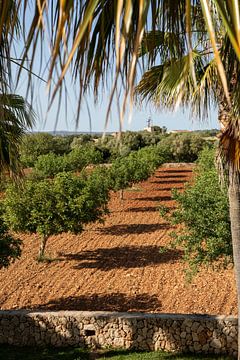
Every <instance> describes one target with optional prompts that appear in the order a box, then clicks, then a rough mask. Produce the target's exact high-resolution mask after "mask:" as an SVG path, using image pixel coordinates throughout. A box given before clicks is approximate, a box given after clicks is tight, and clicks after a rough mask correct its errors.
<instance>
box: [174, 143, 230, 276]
mask: <svg viewBox="0 0 240 360" xmlns="http://www.w3.org/2000/svg"><path fill="white" fill-rule="evenodd" d="M214 153H215V151H214V150H209V149H205V150H204V151H203V152H202V153H201V155H200V159H199V162H198V166H197V169H196V172H195V181H194V183H193V184H188V185H187V186H186V189H185V191H184V193H180V192H177V191H174V199H175V200H176V201H177V206H178V207H177V210H175V211H174V212H173V213H172V215H171V219H172V222H173V223H174V224H183V225H184V227H183V229H182V230H180V231H179V232H178V233H177V234H174V241H173V244H175V245H176V244H180V245H181V246H183V248H184V251H185V259H186V260H187V261H188V262H189V264H190V269H191V271H197V267H198V265H199V264H201V263H209V262H212V261H214V260H217V259H220V258H222V257H225V260H227V259H228V258H229V256H230V255H232V246H231V230H230V219H229V205H228V198H227V190H226V189H225V188H224V189H221V187H220V185H219V179H218V174H217V170H216V168H215V165H214ZM181 228H182V227H181Z"/></svg>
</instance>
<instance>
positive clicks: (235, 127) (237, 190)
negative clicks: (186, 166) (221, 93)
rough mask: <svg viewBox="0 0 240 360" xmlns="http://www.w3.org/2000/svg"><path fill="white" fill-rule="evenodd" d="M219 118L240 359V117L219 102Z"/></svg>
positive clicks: (223, 101) (223, 103) (223, 102)
mask: <svg viewBox="0 0 240 360" xmlns="http://www.w3.org/2000/svg"><path fill="white" fill-rule="evenodd" d="M218 119H219V122H220V124H221V135H220V150H221V155H222V156H223V159H224V162H225V165H227V168H228V174H229V175H228V176H229V185H228V199H229V214H230V222H231V235H232V247H233V262H234V271H235V281H236V286H237V301H238V360H240V171H239V157H238V151H239V146H240V138H239V134H240V131H239V128H240V119H238V118H237V119H236V118H235V119H234V118H232V115H231V113H230V110H229V106H228V105H227V104H226V101H225V100H224V99H222V101H220V102H219V113H218Z"/></svg>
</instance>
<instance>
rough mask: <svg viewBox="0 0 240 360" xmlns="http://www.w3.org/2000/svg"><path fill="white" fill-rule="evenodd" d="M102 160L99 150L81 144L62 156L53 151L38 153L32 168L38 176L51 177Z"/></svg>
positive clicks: (80, 168)
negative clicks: (43, 153) (44, 153)
mask: <svg viewBox="0 0 240 360" xmlns="http://www.w3.org/2000/svg"><path fill="white" fill-rule="evenodd" d="M102 162H103V156H102V153H101V151H99V150H98V149H97V148H95V147H93V146H81V147H79V148H75V149H74V150H72V151H71V152H70V153H69V154H66V155H63V156H59V155H56V154H54V153H48V154H46V155H40V156H39V157H38V159H37V161H36V162H35V166H34V169H35V171H36V173H37V174H38V175H39V176H41V177H50V178H51V177H53V176H55V175H57V174H59V173H61V172H64V171H81V170H82V169H84V168H85V167H86V166H87V165H90V164H99V163H102Z"/></svg>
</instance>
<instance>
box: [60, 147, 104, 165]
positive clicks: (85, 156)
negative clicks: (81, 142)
mask: <svg viewBox="0 0 240 360" xmlns="http://www.w3.org/2000/svg"><path fill="white" fill-rule="evenodd" d="M66 157H67V159H66V161H67V163H68V169H69V170H78V171H81V170H82V169H83V168H84V167H86V166H87V165H90V164H101V163H102V162H103V156H102V152H101V151H99V150H98V149H97V148H96V147H94V146H91V145H85V146H81V147H78V148H75V149H73V150H72V151H71V152H70V153H69V154H68V155H67V156H66Z"/></svg>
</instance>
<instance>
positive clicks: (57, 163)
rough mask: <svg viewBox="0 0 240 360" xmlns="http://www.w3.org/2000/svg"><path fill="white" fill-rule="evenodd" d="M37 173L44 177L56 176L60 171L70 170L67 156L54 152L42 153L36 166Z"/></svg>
mask: <svg viewBox="0 0 240 360" xmlns="http://www.w3.org/2000/svg"><path fill="white" fill-rule="evenodd" d="M34 168H35V170H36V172H37V174H39V175H40V176H42V177H50V178H52V177H54V176H55V175H57V174H58V173H60V172H63V171H67V170H68V168H69V167H68V164H67V161H66V156H59V155H55V154H53V153H49V154H46V155H40V156H39V157H38V159H37V161H36V162H35V166H34Z"/></svg>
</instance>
